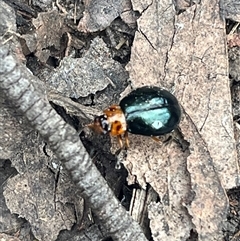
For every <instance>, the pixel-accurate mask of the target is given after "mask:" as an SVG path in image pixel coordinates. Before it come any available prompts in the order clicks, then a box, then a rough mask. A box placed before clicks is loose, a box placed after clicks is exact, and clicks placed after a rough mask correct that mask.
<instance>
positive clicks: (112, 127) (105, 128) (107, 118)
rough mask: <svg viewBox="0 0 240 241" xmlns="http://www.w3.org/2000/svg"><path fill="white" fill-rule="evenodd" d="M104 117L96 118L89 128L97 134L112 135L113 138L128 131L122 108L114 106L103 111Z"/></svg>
mask: <svg viewBox="0 0 240 241" xmlns="http://www.w3.org/2000/svg"><path fill="white" fill-rule="evenodd" d="M103 113H104V114H103V115H100V116H96V117H95V118H94V122H93V123H92V124H89V125H88V127H89V128H90V129H92V130H94V131H96V132H97V133H102V134H106V133H110V134H111V135H112V136H119V135H122V134H123V133H125V132H126V131H127V124H126V119H125V116H124V113H123V112H122V110H121V108H120V106H118V105H112V106H110V107H109V108H108V109H106V110H104V111H103Z"/></svg>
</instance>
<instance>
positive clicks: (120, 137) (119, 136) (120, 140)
mask: <svg viewBox="0 0 240 241" xmlns="http://www.w3.org/2000/svg"><path fill="white" fill-rule="evenodd" d="M117 140H118V144H119V146H120V149H122V148H123V141H122V136H121V135H118V136H117Z"/></svg>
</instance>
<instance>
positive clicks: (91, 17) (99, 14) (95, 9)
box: [78, 0, 123, 32]
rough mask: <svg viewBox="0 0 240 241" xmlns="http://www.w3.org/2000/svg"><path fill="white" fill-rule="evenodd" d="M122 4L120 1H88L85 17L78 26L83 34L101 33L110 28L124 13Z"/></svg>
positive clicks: (86, 2)
mask: <svg viewBox="0 0 240 241" xmlns="http://www.w3.org/2000/svg"><path fill="white" fill-rule="evenodd" d="M122 2H123V0H121V1H118V0H86V1H85V11H84V16H83V18H82V19H81V20H80V22H79V24H78V29H79V30H80V31H83V32H96V31H101V30H103V29H105V28H106V27H108V26H109V25H110V24H111V23H112V21H113V20H114V19H115V18H117V17H119V15H120V13H121V12H122Z"/></svg>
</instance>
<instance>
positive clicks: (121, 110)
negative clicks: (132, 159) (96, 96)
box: [88, 86, 181, 148]
mask: <svg viewBox="0 0 240 241" xmlns="http://www.w3.org/2000/svg"><path fill="white" fill-rule="evenodd" d="M180 119H181V107H180V105H179V103H178V101H177V99H176V97H175V96H174V95H172V94H171V93H170V92H169V91H167V90H165V89H162V88H159V87H156V86H143V87H140V88H137V89H135V90H133V91H132V92H130V93H129V94H128V95H127V96H126V97H124V98H123V99H122V100H121V101H120V103H119V105H112V106H110V107H109V108H108V109H106V110H104V111H103V114H102V115H100V116H96V117H95V119H94V122H93V123H91V124H89V125H88V127H89V128H91V129H93V130H94V131H96V132H98V133H102V134H107V133H109V134H110V135H111V136H116V137H117V138H118V143H119V145H120V147H121V148H122V147H123V138H124V140H125V145H126V147H127V148H128V147H129V140H128V132H130V133H132V134H137V135H143V136H151V137H153V138H154V137H158V136H161V135H164V134H167V133H170V132H171V131H172V130H174V129H176V128H177V126H178V124H179V122H180ZM154 139H155V138H154ZM156 139H157V138H156Z"/></svg>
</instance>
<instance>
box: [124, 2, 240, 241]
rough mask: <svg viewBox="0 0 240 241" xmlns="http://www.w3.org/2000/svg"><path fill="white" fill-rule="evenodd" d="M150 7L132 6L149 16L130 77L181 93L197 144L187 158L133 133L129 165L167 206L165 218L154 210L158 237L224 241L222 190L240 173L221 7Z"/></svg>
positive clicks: (185, 128)
mask: <svg viewBox="0 0 240 241" xmlns="http://www.w3.org/2000/svg"><path fill="white" fill-rule="evenodd" d="M138 4H139V5H138ZM147 4H148V2H147V1H145V2H141V4H140V3H138V2H137V1H136V2H135V3H133V8H134V10H143V9H144V10H145V11H143V12H142V16H141V18H140V19H139V21H138V28H139V31H138V32H137V33H136V36H135V42H134V43H133V47H132V56H131V61H130V63H129V65H128V70H129V72H130V77H131V80H132V83H133V86H134V87H139V86H142V85H156V86H162V87H165V88H167V89H169V90H174V93H175V95H176V96H177V97H178V99H179V101H180V103H181V104H182V106H183V109H184V113H183V118H182V122H181V124H180V127H181V130H182V133H183V136H184V137H185V138H186V140H187V141H188V142H189V144H190V146H189V150H188V151H189V152H185V153H183V152H182V151H181V149H180V148H179V146H177V145H175V144H171V145H170V146H167V147H161V146H159V145H158V144H157V143H154V142H153V141H152V140H149V139H147V138H145V137H137V138H136V137H135V136H130V141H131V143H130V145H131V148H130V150H129V152H128V157H127V160H126V162H125V163H124V164H125V165H126V166H127V167H128V169H129V170H130V174H132V175H136V176H137V180H138V182H139V183H140V184H141V185H142V186H143V187H145V183H146V182H147V183H150V185H151V186H152V187H153V188H154V189H155V191H157V193H158V194H159V196H160V199H161V200H162V202H163V203H162V204H161V205H160V204H159V205H157V206H158V207H157V209H159V213H157V211H156V210H157V209H156V205H154V204H153V205H152V206H151V207H150V209H149V211H150V215H151V216H150V217H151V229H152V233H155V234H156V235H154V238H155V240H161V239H164V238H167V239H168V240H185V239H186V237H188V236H190V230H191V229H194V228H193V227H195V229H196V232H197V234H198V237H199V240H208V241H209V240H221V239H222V237H223V236H222V228H221V227H222V226H221V225H222V221H223V219H224V218H225V215H226V210H227V198H226V195H225V192H224V189H223V187H224V188H232V187H235V186H236V185H237V178H238V177H239V169H238V164H237V161H236V149H235V140H234V136H233V122H232V113H231V96H230V89H229V83H228V81H229V80H228V69H227V66H228V63H227V54H226V43H225V26H224V22H223V21H222V20H221V18H220V16H219V12H220V11H219V7H218V6H219V2H218V1H213V2H211V3H209V1H201V3H200V4H195V5H193V6H192V7H190V8H187V9H186V11H185V12H183V13H182V14H179V15H176V12H175V11H174V6H172V2H169V1H167V0H165V1H161V3H159V2H155V1H154V2H151V4H149V5H148V6H146V5H147ZM143 6H144V7H143ZM222 185H223V186H222ZM165 199H166V200H167V202H166V204H165V203H164V200H165ZM160 206H161V207H160ZM184 207H186V208H187V210H185V209H184ZM161 210H162V211H161ZM182 219H183V220H184V222H183V221H182ZM156 220H158V221H156ZM159 220H161V221H162V222H164V223H165V224H166V225H167V227H168V229H167V230H168V231H166V229H164V227H166V225H165V226H164V227H163V229H162V232H161V234H159V233H158V232H159V227H158V225H157V224H158V223H159ZM157 234H158V235H157ZM205 237H207V239H206V238H205Z"/></svg>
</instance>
